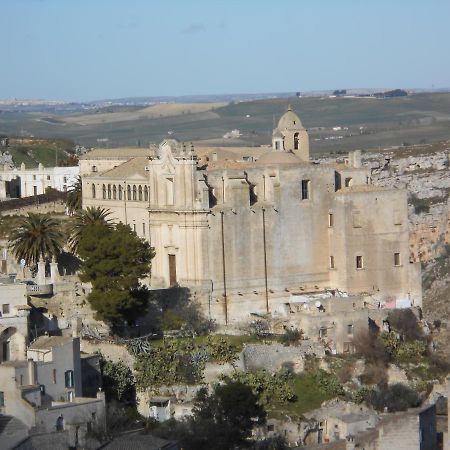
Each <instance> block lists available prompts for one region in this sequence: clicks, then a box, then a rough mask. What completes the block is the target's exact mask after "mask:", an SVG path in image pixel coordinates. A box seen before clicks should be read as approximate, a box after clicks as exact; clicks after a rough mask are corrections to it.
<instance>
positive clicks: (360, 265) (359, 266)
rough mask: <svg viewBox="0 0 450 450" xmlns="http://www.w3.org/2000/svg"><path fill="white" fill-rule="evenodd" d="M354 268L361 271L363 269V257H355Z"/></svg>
mask: <svg viewBox="0 0 450 450" xmlns="http://www.w3.org/2000/svg"><path fill="white" fill-rule="evenodd" d="M356 268H357V269H363V268H364V262H363V257H362V256H361V255H358V256H357V257H356Z"/></svg>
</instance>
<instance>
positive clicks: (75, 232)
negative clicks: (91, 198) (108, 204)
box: [69, 206, 113, 253]
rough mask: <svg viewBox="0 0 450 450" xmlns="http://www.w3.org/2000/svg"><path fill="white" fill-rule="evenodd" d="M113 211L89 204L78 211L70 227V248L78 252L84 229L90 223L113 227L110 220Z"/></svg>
mask: <svg viewBox="0 0 450 450" xmlns="http://www.w3.org/2000/svg"><path fill="white" fill-rule="evenodd" d="M110 215H111V211H110V210H109V209H106V208H100V207H98V206H88V207H87V208H86V209H79V210H77V211H76V213H75V216H74V220H73V224H72V226H71V228H70V237H69V248H70V251H71V252H73V253H76V252H77V250H78V243H79V242H80V239H81V235H82V233H83V230H84V229H85V228H86V227H87V226H89V225H102V226H106V227H108V228H112V226H113V225H112V223H111V220H110V217H109V216H110Z"/></svg>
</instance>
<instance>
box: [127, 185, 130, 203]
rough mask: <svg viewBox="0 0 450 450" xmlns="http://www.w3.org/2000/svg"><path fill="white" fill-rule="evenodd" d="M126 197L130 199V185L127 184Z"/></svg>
mask: <svg viewBox="0 0 450 450" xmlns="http://www.w3.org/2000/svg"><path fill="white" fill-rule="evenodd" d="M127 199H128V200H131V186H127Z"/></svg>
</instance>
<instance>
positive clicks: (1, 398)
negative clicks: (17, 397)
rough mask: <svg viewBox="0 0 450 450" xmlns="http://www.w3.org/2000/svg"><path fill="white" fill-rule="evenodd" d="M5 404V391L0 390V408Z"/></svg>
mask: <svg viewBox="0 0 450 450" xmlns="http://www.w3.org/2000/svg"><path fill="white" fill-rule="evenodd" d="M3 406H5V393H4V392H2V391H0V408H2V407H3Z"/></svg>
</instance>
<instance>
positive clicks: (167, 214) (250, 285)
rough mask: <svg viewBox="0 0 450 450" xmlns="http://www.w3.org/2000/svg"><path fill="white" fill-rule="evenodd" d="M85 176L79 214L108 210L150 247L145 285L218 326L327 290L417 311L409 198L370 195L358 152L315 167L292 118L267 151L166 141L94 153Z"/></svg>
mask: <svg viewBox="0 0 450 450" xmlns="http://www.w3.org/2000/svg"><path fill="white" fill-rule="evenodd" d="M80 172H81V175H82V181H83V207H88V206H100V207H103V208H107V209H109V210H110V211H111V213H112V214H111V217H113V219H114V220H115V221H121V222H123V223H126V224H128V225H130V227H131V228H132V229H133V230H134V231H135V232H136V233H137V234H138V235H139V236H140V237H142V238H145V239H147V240H149V241H150V243H151V245H152V246H153V247H154V248H155V251H156V256H155V258H154V260H153V263H152V274H151V279H150V285H151V287H153V288H169V287H171V286H185V287H188V288H189V289H190V290H191V292H192V293H193V294H194V296H195V297H197V298H198V300H199V301H200V302H201V303H202V305H204V311H205V314H206V315H209V316H210V317H212V318H214V319H216V320H217V321H218V322H219V323H227V324H228V323H233V322H240V321H245V320H247V319H248V318H249V317H251V315H252V314H265V313H273V312H275V311H277V310H278V309H279V308H280V307H281V306H282V305H286V304H287V303H289V302H290V301H291V300H292V298H294V297H295V296H298V295H301V294H302V293H306V292H322V291H325V290H337V291H341V292H345V293H348V295H364V296H372V297H373V298H376V299H378V300H379V301H380V302H386V303H389V302H390V303H391V304H392V302H394V303H395V302H403V304H408V303H409V304H411V305H415V306H420V305H421V284H420V266H418V265H417V264H413V263H410V261H409V242H408V241H409V229H408V215H407V193H406V191H405V190H398V189H386V188H381V187H377V186H375V185H373V184H372V181H371V176H370V170H369V169H368V168H366V167H363V166H362V165H361V160H360V154H359V153H358V152H353V153H351V154H350V155H349V158H348V161H347V163H346V164H315V163H312V162H310V160H309V141H308V133H307V130H306V129H305V128H304V127H303V126H302V123H301V121H300V119H299V118H298V116H297V115H296V114H295V113H294V112H293V111H292V110H290V109H289V110H288V111H287V112H286V113H285V114H284V115H283V116H282V117H281V119H280V121H279V123H278V127H277V128H276V129H275V130H274V132H273V136H272V145H271V146H267V147H256V148H253V147H251V148H245V147H234V148H233V147H224V148H206V147H197V148H194V147H193V146H192V145H185V144H183V143H180V142H177V141H175V140H173V139H167V140H165V141H163V142H162V143H161V144H160V145H159V146H158V147H151V148H149V149H97V150H93V151H91V152H89V153H87V154H86V155H84V156H83V158H82V159H81V160H80Z"/></svg>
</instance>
